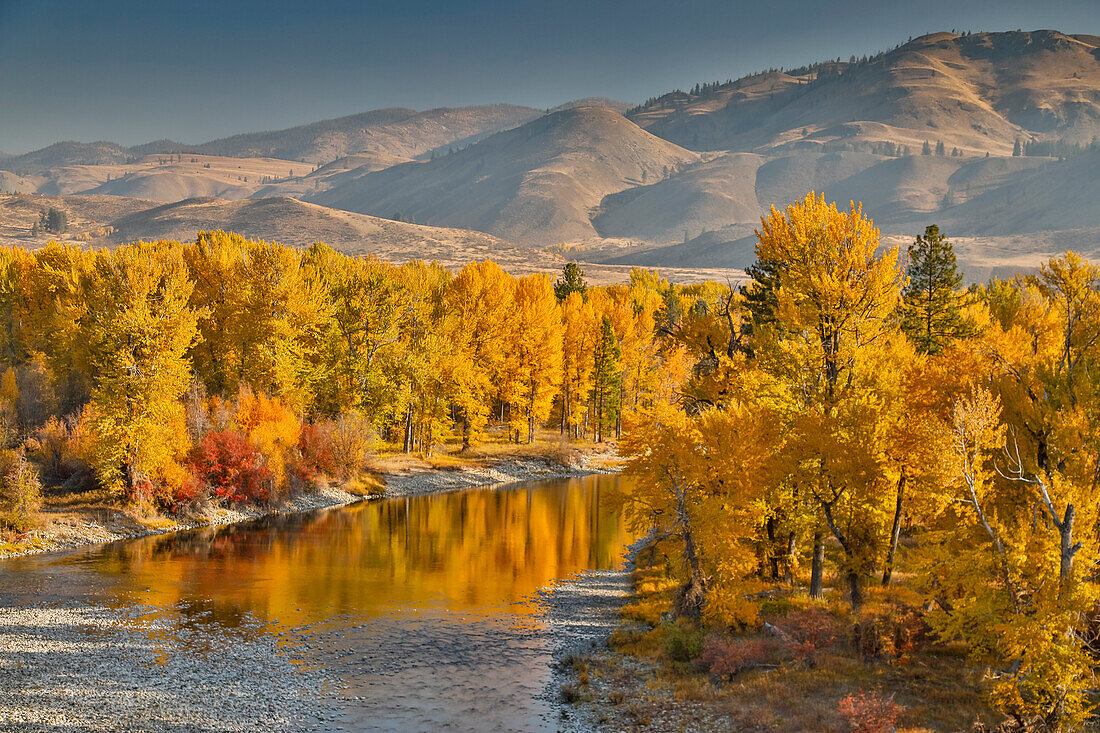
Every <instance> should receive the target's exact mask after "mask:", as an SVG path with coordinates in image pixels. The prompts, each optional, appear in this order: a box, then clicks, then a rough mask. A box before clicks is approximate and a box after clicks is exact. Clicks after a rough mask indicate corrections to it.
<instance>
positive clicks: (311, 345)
mask: <svg viewBox="0 0 1100 733" xmlns="http://www.w3.org/2000/svg"><path fill="white" fill-rule="evenodd" d="M186 257H187V263H188V266H189V269H190V272H191V276H192V278H193V279H194V282H195V292H194V296H193V303H194V305H195V307H196V308H200V309H203V310H204V311H205V312H206V313H207V314H208V315H207V316H206V317H204V318H203V319H202V321H200V324H199V329H200V334H201V336H202V338H201V340H200V341H199V342H198V344H197V345H196V347H195V349H194V351H193V353H192V358H193V359H194V364H195V369H196V371H197V372H198V374H199V376H200V377H201V378H202V379H203V381H204V382H205V383H206V386H207V388H208V389H209V390H210V391H211V392H212V393H214V394H220V395H223V396H230V395H233V394H236V392H237V390H238V388H239V386H240V385H242V384H244V385H247V386H249V387H250V388H252V389H254V390H256V391H258V392H264V393H266V394H272V395H280V396H282V397H285V398H288V399H290V400H291V401H293V402H297V403H304V402H305V401H306V400H307V398H308V397H309V391H310V386H311V383H312V382H313V381H314V380H315V379H316V375H315V374H313V373H311V365H312V364H313V363H314V361H315V360H314V359H313V356H312V355H313V353H314V352H315V350H316V348H317V345H318V344H319V343H320V340H321V337H322V335H323V334H322V331H323V325H324V323H325V322H326V319H327V316H328V314H327V313H326V312H325V305H326V300H327V299H326V297H325V292H324V288H323V286H322V285H321V283H320V282H319V281H317V279H316V278H315V277H312V276H311V273H309V272H308V271H307V270H306V269H305V268H303V267H302V266H301V256H300V255H299V254H298V252H297V251H295V250H293V249H291V248H289V247H283V246H281V245H276V244H268V243H267V242H262V241H252V240H246V239H244V238H243V237H240V236H239V235H236V234H231V233H226V232H200V234H199V237H198V239H197V241H196V242H195V244H194V245H190V246H188V247H187V249H186Z"/></svg>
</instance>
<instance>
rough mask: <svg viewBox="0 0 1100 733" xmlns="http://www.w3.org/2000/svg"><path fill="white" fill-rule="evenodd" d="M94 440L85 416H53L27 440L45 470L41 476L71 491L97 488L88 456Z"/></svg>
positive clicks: (28, 448) (35, 457)
mask: <svg viewBox="0 0 1100 733" xmlns="http://www.w3.org/2000/svg"><path fill="white" fill-rule="evenodd" d="M90 443H91V439H90V437H89V434H88V431H87V425H86V421H85V419H84V416H83V415H80V416H79V417H76V416H71V417H69V418H66V419H65V420H61V419H59V418H57V417H51V418H50V419H49V420H47V421H46V424H45V425H43V426H42V427H40V428H39V429H38V430H36V431H35V432H34V435H33V436H31V437H30V438H29V439H28V440H27V443H26V445H27V450H28V451H29V452H30V454H31V456H32V457H33V458H34V459H35V460H36V461H38V463H39V465H40V466H41V467H42V477H43V478H44V479H46V480H47V481H48V482H50V483H56V484H61V485H62V486H63V487H64V488H66V489H69V490H73V491H75V490H85V489H90V488H94V487H95V484H96V482H95V475H94V473H93V472H92V467H91V462H90V460H89V455H90V452H91V448H90Z"/></svg>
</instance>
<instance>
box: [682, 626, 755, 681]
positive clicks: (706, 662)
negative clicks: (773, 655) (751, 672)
mask: <svg viewBox="0 0 1100 733" xmlns="http://www.w3.org/2000/svg"><path fill="white" fill-rule="evenodd" d="M770 651H772V649H770V646H769V644H768V643H767V642H766V641H764V640H763V639H726V638H724V637H722V636H718V635H715V636H711V637H708V638H707V640H706V641H705V642H704V643H703V653H702V654H701V655H700V656H699V659H698V663H699V664H700V665H701V666H703V667H704V668H705V669H708V670H710V672H711V674H714V675H717V676H718V677H721V678H722V679H729V678H730V677H733V676H734V675H735V674H737V673H738V672H743V671H745V670H746V669H751V668H753V667H757V666H759V665H761V664H764V663H765V661H766V660H767V659H768V658H769V652H770Z"/></svg>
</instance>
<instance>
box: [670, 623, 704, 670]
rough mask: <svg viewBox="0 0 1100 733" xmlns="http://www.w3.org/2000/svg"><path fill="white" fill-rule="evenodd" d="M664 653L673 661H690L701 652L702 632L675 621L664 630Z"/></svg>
mask: <svg viewBox="0 0 1100 733" xmlns="http://www.w3.org/2000/svg"><path fill="white" fill-rule="evenodd" d="M665 653H666V654H668V656H669V657H670V658H671V659H672V660H673V661H674V662H690V661H692V660H693V659H695V658H697V657H698V656H699V655H700V654H702V653H703V632H702V631H699V630H698V629H695V628H692V627H691V626H689V625H687V624H686V623H675V624H672V625H670V626H669V627H668V629H667V631H666V632H665Z"/></svg>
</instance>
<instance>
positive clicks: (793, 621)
mask: <svg viewBox="0 0 1100 733" xmlns="http://www.w3.org/2000/svg"><path fill="white" fill-rule="evenodd" d="M782 629H783V631H784V632H785V633H786V634H787V636H789V637H790V640H791V653H792V654H794V657H795V659H796V660H798V661H800V662H802V663H803V664H805V665H806V666H807V667H813V666H814V665H816V664H817V652H818V650H820V649H823V648H825V647H827V646H829V645H830V644H832V643H833V642H834V641H836V637H837V633H838V631H839V624H837V621H836V619H835V618H834V617H833V615H832V614H831V613H829V612H828V611H826V610H825V609H824V608H804V609H800V610H797V611H791V612H790V613H788V614H787V617H786V618H785V619H784V621H783V624H782Z"/></svg>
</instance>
